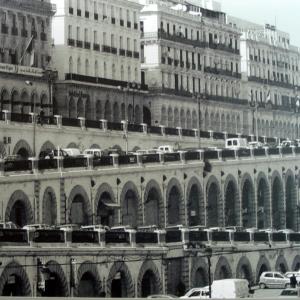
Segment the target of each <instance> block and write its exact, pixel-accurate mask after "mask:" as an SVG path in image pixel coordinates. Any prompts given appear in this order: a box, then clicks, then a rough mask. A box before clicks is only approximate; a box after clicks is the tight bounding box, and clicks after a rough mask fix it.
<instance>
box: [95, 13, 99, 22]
mask: <svg viewBox="0 0 300 300" xmlns="http://www.w3.org/2000/svg"><path fill="white" fill-rule="evenodd" d="M98 19H99V15H98V14H96V13H94V20H96V21H98Z"/></svg>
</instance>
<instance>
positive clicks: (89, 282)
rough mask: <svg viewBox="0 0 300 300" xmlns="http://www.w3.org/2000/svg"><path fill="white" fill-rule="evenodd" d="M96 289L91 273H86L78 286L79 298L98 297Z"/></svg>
mask: <svg viewBox="0 0 300 300" xmlns="http://www.w3.org/2000/svg"><path fill="white" fill-rule="evenodd" d="M95 287H96V282H95V278H94V276H93V275H92V274H91V273H89V272H86V273H84V274H83V276H82V277H81V279H80V282H79V285H78V297H96V296H97V293H96V290H95Z"/></svg>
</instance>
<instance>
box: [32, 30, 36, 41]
mask: <svg viewBox="0 0 300 300" xmlns="http://www.w3.org/2000/svg"><path fill="white" fill-rule="evenodd" d="M31 36H32V37H33V38H34V39H36V38H37V31H36V30H31Z"/></svg>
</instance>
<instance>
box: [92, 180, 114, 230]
mask: <svg viewBox="0 0 300 300" xmlns="http://www.w3.org/2000/svg"><path fill="white" fill-rule="evenodd" d="M94 199H95V201H94V205H95V206H94V211H95V213H96V224H102V225H106V226H110V227H111V226H113V225H114V223H115V217H116V215H117V214H116V213H115V208H117V207H116V205H118V203H116V199H115V195H114V192H113V189H112V187H111V186H110V185H109V184H107V183H103V184H101V185H100V186H99V188H98V190H97V193H96V196H95V198H94Z"/></svg>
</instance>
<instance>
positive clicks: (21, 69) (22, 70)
mask: <svg viewBox="0 0 300 300" xmlns="http://www.w3.org/2000/svg"><path fill="white" fill-rule="evenodd" d="M0 72H3V73H11V74H18V75H27V76H34V77H42V76H43V74H44V72H43V69H40V68H32V67H29V66H20V65H12V64H4V63H0Z"/></svg>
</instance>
